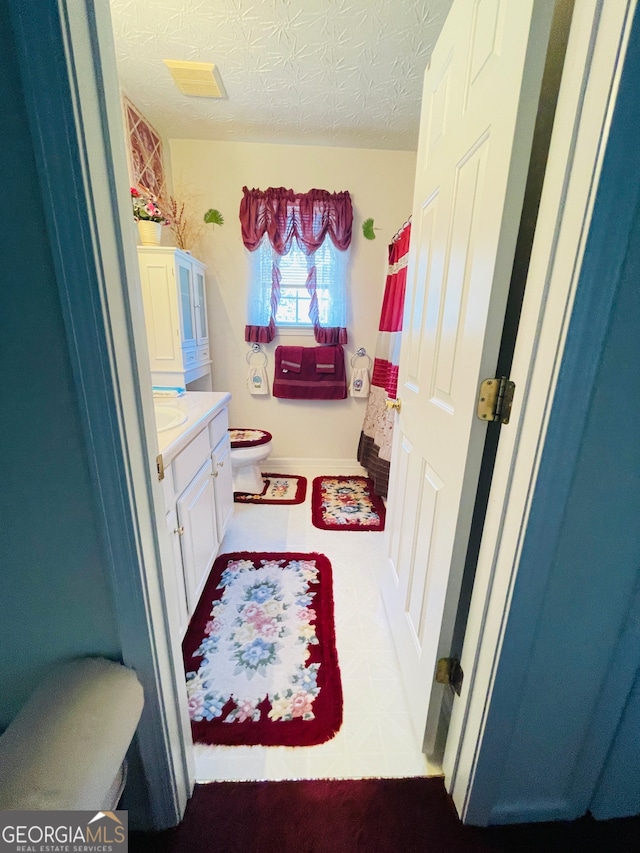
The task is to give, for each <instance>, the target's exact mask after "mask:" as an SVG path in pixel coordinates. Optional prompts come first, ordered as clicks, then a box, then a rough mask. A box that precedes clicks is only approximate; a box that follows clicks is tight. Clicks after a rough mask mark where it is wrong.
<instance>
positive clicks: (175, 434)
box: [153, 391, 231, 465]
mask: <svg viewBox="0 0 640 853" xmlns="http://www.w3.org/2000/svg"><path fill="white" fill-rule="evenodd" d="M230 399H231V394H229V392H228V391H186V392H185V393H184V394H183V395H182V396H181V397H156V398H154V400H153V404H154V406H157V407H159V408H161V407H162V406H170V407H171V408H174V409H180V410H181V411H182V412H184V413H185V415H186V416H187V420H186V421H185V422H184V423H183V424H180V425H179V426H177V427H174V428H173V429H166V430H164V431H163V432H159V433H158V449H159V451H160V453H161V454H162V459H163V462H164V464H165V465H168V464H169V463H170V462H171V460H172V459H174V458H175V457H176V456H177V454H178V453H180V451H181V450H183V449H184V448H185V447H186V446H187V444H189V442H190V441H191V439H192V438H193V437H194V436H195V435H196V434H197V433H198V432H200V430H201V429H202V428H203V427H204V426H205V425H206V424H207V423H208V422H209V421H210V420H212V419H213V418H214V417H215V415H216V414H217V413H218V411H219V410H220V409H221V408H223V407H224V406H225V405H226V404H227V403H228V402H229V400H230Z"/></svg>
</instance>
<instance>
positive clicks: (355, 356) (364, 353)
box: [350, 347, 372, 367]
mask: <svg viewBox="0 0 640 853" xmlns="http://www.w3.org/2000/svg"><path fill="white" fill-rule="evenodd" d="M359 358H366V359H367V367H371V364H372V361H371V356H369V355H367V351H366V349H365V348H364V347H360V349H359V350H356V352H354V354H353V355H352V356H351V359H350V364H351V367H354V366H355V362H356V361H357V360H358V359H359Z"/></svg>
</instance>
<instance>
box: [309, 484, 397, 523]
mask: <svg viewBox="0 0 640 853" xmlns="http://www.w3.org/2000/svg"><path fill="white" fill-rule="evenodd" d="M384 519H385V506H384V502H383V500H382V498H381V497H379V496H378V495H376V494H374V492H373V481H372V480H370V479H369V478H368V477H316V478H315V480H314V481H313V491H312V495H311V521H312V522H313V524H314V526H315V527H319V528H320V529H321V530H384Z"/></svg>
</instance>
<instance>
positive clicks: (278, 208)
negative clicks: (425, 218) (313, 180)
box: [240, 187, 353, 344]
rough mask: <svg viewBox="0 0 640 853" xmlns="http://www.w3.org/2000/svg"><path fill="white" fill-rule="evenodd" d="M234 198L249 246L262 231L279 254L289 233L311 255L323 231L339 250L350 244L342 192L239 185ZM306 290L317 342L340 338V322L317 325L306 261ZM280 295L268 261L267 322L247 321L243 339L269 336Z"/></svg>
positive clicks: (348, 211)
mask: <svg viewBox="0 0 640 853" xmlns="http://www.w3.org/2000/svg"><path fill="white" fill-rule="evenodd" d="M242 192H243V197H242V201H241V202H240V223H241V226H242V241H243V243H244V245H245V246H246V248H247V249H248V250H249V251H250V252H255V251H256V249H257V248H258V246H259V245H260V243H261V241H262V239H263V237H264V236H265V234H266V235H268V238H269V242H270V243H271V245H272V246H273V248H274V250H275V251H276V253H277V254H278V255H281V256H282V255H285V254H286V253H287V252H288V251H289V250H290V248H291V243H292V241H293V240H294V239H295V240H297V241H298V245H299V246H300V248H301V249H302V251H303V252H304V253H305V254H307V255H311V254H313V253H314V252H316V251H317V250H318V249H319V248H320V246H321V245H322V243H323V242H324V240H325V239H326V238H327V237H329V238H330V239H331V241H332V242H333V244H334V246H335V247H336V248H337V249H339V250H340V251H342V252H344V251H346V250H347V249H348V248H349V246H350V244H351V229H352V223H353V210H352V206H351V196H350V195H349V193H348V192H339V193H330V192H328V191H327V190H319V189H312V190H309V192H308V193H294V192H293V190H288V189H285V188H284V187H269V189H267V190H256V189H253V190H249V189H247V187H243V190H242ZM306 287H307V290H308V292H309V294H310V296H311V307H310V312H309V313H310V319H311V322H312V323H313V325H314V329H315V337H316V341H318V343H323V344H337V343H340V344H345V343H347V330H346V328H343V327H322V326H321V325H320V318H319V313H318V300H317V295H316V267H315V264H312V265H311V266H310V268H309V273H308V276H307V281H306ZM279 295H280V272H279V270H278V268H277V266H276V265H275V264H274V267H273V272H272V282H271V307H272V316H271V320H270V322H269V324H268V325H267V326H247V327H246V328H245V340H247V341H259V342H264V341H270V340H272V339H273V337H274V335H275V322H274V315H275V312H276V309H277V306H278V299H279Z"/></svg>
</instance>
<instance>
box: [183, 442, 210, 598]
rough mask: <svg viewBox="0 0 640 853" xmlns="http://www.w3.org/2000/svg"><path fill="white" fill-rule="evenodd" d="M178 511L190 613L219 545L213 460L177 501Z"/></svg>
mask: <svg viewBox="0 0 640 853" xmlns="http://www.w3.org/2000/svg"><path fill="white" fill-rule="evenodd" d="M177 512H178V524H179V525H180V528H181V530H180V535H181V548H182V568H183V572H184V582H185V587H186V590H187V604H188V607H189V613H190V614H191V613H193V611H194V610H195V607H196V604H197V603H198V599H199V598H200V593H201V592H202V588H203V587H204V585H205V582H206V580H207V577H208V575H209V569H210V568H211V565H212V563H213V560H214V558H215V556H216V554H217V553H218V546H219V545H220V537H219V536H218V523H217V517H216V516H217V513H216V500H215V493H214V490H213V469H212V467H211V459H207V461H206V462H205V464H204V465H203V466H202V468H201V469H200V471H199V472H198V474H197V475H196V476H195V478H194V480H193V482H192V483H190V485H189V487H188V488H187V489H186V490H185V491H184V492H183V494H182V495H181V497H179V498H178V501H177Z"/></svg>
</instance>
